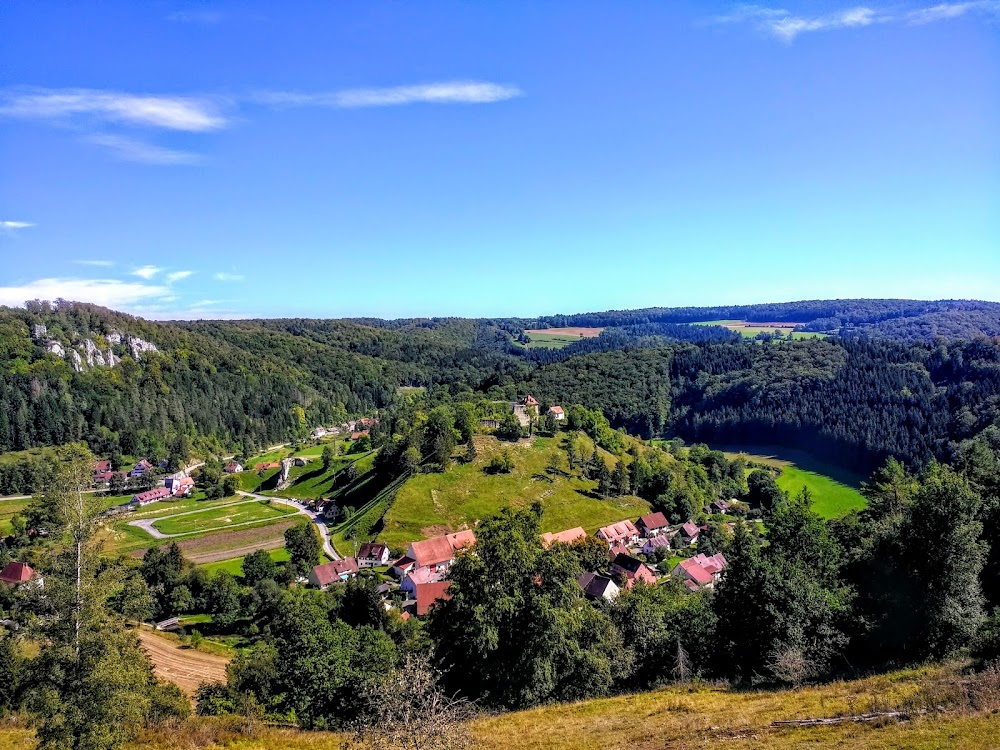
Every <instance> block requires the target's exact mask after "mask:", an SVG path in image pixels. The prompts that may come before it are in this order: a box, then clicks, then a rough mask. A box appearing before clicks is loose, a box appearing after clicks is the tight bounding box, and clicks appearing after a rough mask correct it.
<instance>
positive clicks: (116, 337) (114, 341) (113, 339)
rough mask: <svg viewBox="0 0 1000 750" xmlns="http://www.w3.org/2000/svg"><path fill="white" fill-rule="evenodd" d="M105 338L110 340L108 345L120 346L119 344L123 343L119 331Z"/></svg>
mask: <svg viewBox="0 0 1000 750" xmlns="http://www.w3.org/2000/svg"><path fill="white" fill-rule="evenodd" d="M104 338H106V339H107V340H108V343H109V344H111V345H112V346H118V344H120V343H121V342H122V335H121V334H120V333H118V331H112V332H111V333H109V334H108V335H107V336H105V337H104Z"/></svg>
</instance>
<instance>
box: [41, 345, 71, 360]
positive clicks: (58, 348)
mask: <svg viewBox="0 0 1000 750" xmlns="http://www.w3.org/2000/svg"><path fill="white" fill-rule="evenodd" d="M45 350H46V351H47V352H48V353H49V354H55V355H56V356H57V357H63V358H65V357H66V350H65V349H63V348H62V344H60V343H59V342H58V341H47V342H46V343H45Z"/></svg>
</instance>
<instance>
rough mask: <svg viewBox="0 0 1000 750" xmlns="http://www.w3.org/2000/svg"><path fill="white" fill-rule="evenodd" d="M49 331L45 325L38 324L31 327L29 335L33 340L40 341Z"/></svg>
mask: <svg viewBox="0 0 1000 750" xmlns="http://www.w3.org/2000/svg"><path fill="white" fill-rule="evenodd" d="M48 333H49V329H48V327H46V326H43V325H41V324H38V325H36V326H34V327H33V328H32V329H31V336H32V338H34V339H35V341H41V340H42V339H43V338H45V337H46V336H47V335H48Z"/></svg>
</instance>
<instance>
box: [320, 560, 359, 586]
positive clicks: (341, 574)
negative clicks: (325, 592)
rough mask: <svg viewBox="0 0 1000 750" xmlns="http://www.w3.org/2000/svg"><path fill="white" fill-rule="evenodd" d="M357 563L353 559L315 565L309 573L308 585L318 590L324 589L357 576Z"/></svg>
mask: <svg viewBox="0 0 1000 750" xmlns="http://www.w3.org/2000/svg"><path fill="white" fill-rule="evenodd" d="M358 569H359V568H358V561H357V560H355V559H354V558H353V557H345V558H344V559H343V560H333V561H331V562H328V563H323V564H322V565H317V566H316V567H315V568H313V569H312V570H311V571H310V572H309V583H311V584H312V585H313V586H315V587H316V588H319V589H325V588H327V587H328V586H330V585H331V584H334V583H340V582H341V581H346V580H347V579H348V578H354V576H356V575H357V574H358Z"/></svg>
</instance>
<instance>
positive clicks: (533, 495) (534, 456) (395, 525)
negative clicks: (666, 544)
mask: <svg viewBox="0 0 1000 750" xmlns="http://www.w3.org/2000/svg"><path fill="white" fill-rule="evenodd" d="M474 440H475V441H476V446H477V450H478V454H479V455H478V458H477V459H476V461H475V462H474V463H472V464H461V463H455V464H453V465H452V467H451V468H450V469H448V471H446V472H445V473H443V474H418V475H416V476H414V477H412V478H410V479H409V480H408V481H407V482H406V483H405V484H404V485H403V486H402V488H401V489H400V490H399V492H398V494H397V495H396V501H395V503H394V504H393V505H392V507H391V508H390V509H389V511H388V513H386V516H385V526H384V529H383V531H382V533H381V534H380V535H379V538H380V539H381V540H382V541H384V542H386V543H387V544H388V545H389V546H390V547H392V548H393V549H394V550H399V549H405V548H406V547H407V546H408V545H409V543H410V542H411V541H413V540H415V539H423V538H425V537H429V536H434V535H435V534H441V533H444V532H445V531H448V530H457V529H460V528H463V527H466V528H472V527H473V526H474V525H475V522H476V521H478V520H479V519H481V518H484V517H486V516H488V515H490V514H492V513H494V512H496V511H497V510H498V509H499V508H500V507H502V506H504V505H511V506H515V507H524V506H527V505H530V504H531V503H532V502H534V501H535V500H539V501H541V503H542V505H543V507H544V508H545V514H544V515H543V516H542V531H543V532H544V531H561V530H563V529H568V528H572V527H574V526H583V527H584V528H585V529H587V530H588V531H595V530H596V529H597V528H599V527H600V526H603V525H605V524H608V523H611V522H612V521H620V520H622V519H624V518H632V519H634V518H636V517H637V516H639V515H641V514H643V513H647V512H649V504H648V503H647V502H646V501H644V500H641V499H640V498H638V497H624V498H611V499H599V498H598V497H597V496H596V495H595V494H593V491H594V488H595V487H596V482H593V481H590V480H586V479H581V478H580V477H577V476H572V477H568V476H565V475H562V476H556V477H550V476H548V475H547V474H546V473H545V468H546V466H547V465H548V463H549V457H550V456H551V455H552V454H553V453H558V454H561V458H562V462H563V468H564V469H565V468H566V465H565V452H564V451H563V450H562V448H561V447H560V443H559V442H558V440H557V439H556V438H536V439H535V440H534V442H533V443H532V444H530V445H529V444H527V443H518V444H511V443H502V442H500V441H498V440H497V439H496V438H493V437H480V436H476V437H475V438H474ZM503 448H508V449H509V450H510V451H511V453H512V454H513V456H514V462H515V468H514V471H513V472H511V473H510V474H496V475H490V474H486V473H484V472H483V467H484V466H485V465H486V464H487V462H488V461H489V458H490V456H491V455H494V454H496V453H497V452H499V451H500V450H502V449H503ZM605 460H610V456H605Z"/></svg>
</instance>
